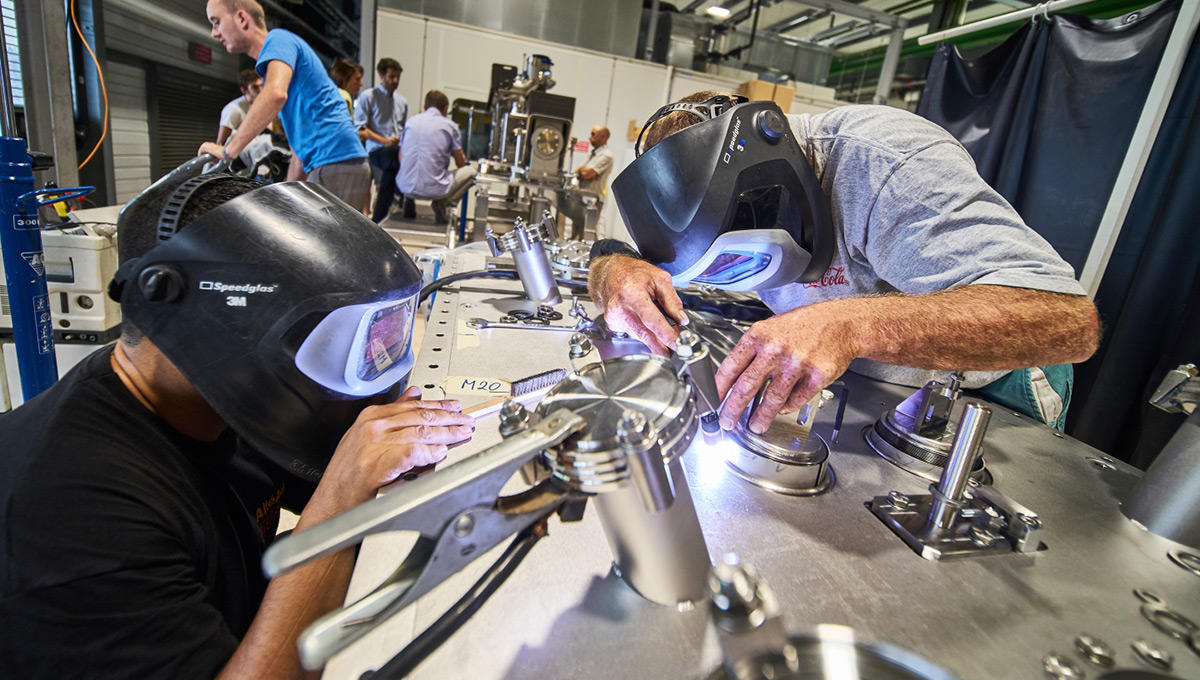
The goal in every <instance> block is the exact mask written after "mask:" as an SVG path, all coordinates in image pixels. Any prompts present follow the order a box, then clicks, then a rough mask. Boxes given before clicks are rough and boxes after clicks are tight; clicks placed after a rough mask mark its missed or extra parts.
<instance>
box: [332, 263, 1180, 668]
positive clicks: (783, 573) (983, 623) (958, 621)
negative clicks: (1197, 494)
mask: <svg viewBox="0 0 1200 680" xmlns="http://www.w3.org/2000/svg"><path fill="white" fill-rule="evenodd" d="M482 259H483V256H479V261H478V262H476V261H471V260H470V258H466V259H464V260H461V261H459V262H447V264H446V265H445V266H444V268H443V271H446V272H447V273H454V272H457V271H470V270H473V269H480V268H482ZM487 284H488V286H490V287H494V289H495V292H459V293H455V292H451V291H449V290H443V291H442V292H439V294H438V297H437V300H436V301H435V304H434V310H433V314H432V316H431V317H430V321H429V323H428V325H427V326H426V329H427V330H426V334H425V337H424V341H423V344H422V346H421V352H420V356H419V361H418V362H417V364H416V366H415V367H414V373H413V379H412V381H411V382H412V383H413V384H417V385H419V386H424V385H426V384H429V385H434V387H433V388H430V389H427V393H429V394H431V395H432V396H433V397H434V398H440V396H441V394H442V393H441V391H440V390H439V389H438V388H437V386H439V385H443V384H444V383H445V378H446V376H447V375H450V373H449V372H450V371H453V375H478V376H497V377H501V378H505V379H515V378H520V377H522V376H526V375H530V374H533V373H536V372H538V371H542V370H545V369H547V368H566V367H567V365H568V360H567V351H568V350H567V339H568V338H567V336H566V335H564V334H558V333H541V334H535V333H521V332H520V331H489V332H488V335H487V340H486V342H482V341H481V340H482V338H481V335H483V334H480V333H476V332H475V331H474V330H472V329H470V328H468V327H466V325H465V323H464V321H465V319H466V318H469V317H472V316H480V315H486V316H493V317H494V316H497V315H498V313H501V312H504V311H507V310H508V309H511V308H513V307H514V306H516V305H518V304H519V303H520V302H521V300H520V296H521V289H520V286H519V284H517V283H516V282H511V281H504V282H493V281H488V282H487ZM585 304H589V303H587V302H586V301H585ZM463 305H472V306H471V307H467V308H463ZM556 308H557V309H559V310H560V311H563V312H564V313H565V312H566V311H567V310H568V304H567V303H565V302H564V303H563V304H561V305H559V306H558V307H556ZM589 311H590V312H591V313H592V314H593V315H594V309H591V308H589ZM460 316H461V319H462V321H460V320H459V319H460ZM438 334H441V335H442V337H438ZM434 348H438V349H439V350H440V351H438V352H434V351H433V350H434ZM435 365H436V366H437V368H430V366H435ZM845 380H846V381H847V384H848V385H849V386H850V387H851V398H850V402H849V404H848V405H847V407H846V415H845V425H844V428H843V429H844V432H843V435H842V437H841V438H840V440H839V441H838V443H837V444H835V445H832V446H831V451H830V462H831V463H832V464H833V466H834V467H836V468H837V472H838V484H837V486H835V487H834V488H833V489H830V490H829V491H828V492H826V493H824V494H822V495H820V496H816V497H813V498H803V499H800V498H795V497H788V496H782V495H779V494H774V493H770V492H768V491H765V490H763V489H760V488H758V487H755V486H752V485H750V484H746V483H745V482H743V481H742V480H740V479H737V478H736V477H734V476H733V475H732V474H730V473H729V471H728V470H727V467H726V465H725V462H724V460H723V458H722V456H721V455H720V454H719V452H718V451H714V450H713V448H711V447H709V446H707V445H706V444H705V443H704V442H702V441H697V442H693V444H692V446H691V448H690V450H689V452H688V453H686V454H685V455H684V456H683V461H682V462H683V463H684V464H685V472H686V480H687V488H688V492H689V493H690V495H691V497H692V500H693V503H694V505H695V507H696V511H697V514H698V516H699V518H700V526H701V527H702V528H703V531H704V537H705V543H706V544H707V546H708V548H709V555H710V557H715V558H717V559H719V558H720V556H721V555H724V554H726V553H731V552H732V553H737V554H739V555H741V556H742V558H743V559H745V560H746V561H747V562H751V563H753V564H754V565H755V567H756V568H757V569H758V571H759V573H760V574H761V575H762V577H763V578H764V579H766V580H767V582H768V583H770V584H771V587H772V589H773V591H774V592H775V595H776V597H777V598H778V600H779V604H780V608H781V610H782V615H783V619H784V622H785V624H786V626H787V628H788V630H789V631H790V632H792V633H793V634H806V633H813V632H815V631H816V630H817V629H818V626H819V625H821V624H840V625H843V626H849V627H851V628H853V629H854V631H855V634H856V639H857V640H860V641H870V642H876V643H886V644H890V645H893V646H895V647H898V648H901V649H905V650H908V651H909V652H911V653H912V654H915V655H917V656H919V657H922V658H924V659H928V660H929V662H932V663H933V664H936V665H938V666H940V667H942V668H944V669H945V671H946V672H947V673H950V674H952V675H953V676H956V677H960V678H962V679H963V680H1030V679H1031V678H1037V677H1041V675H1042V673H1043V671H1042V667H1041V660H1042V657H1043V656H1044V655H1045V654H1046V653H1047V652H1050V651H1052V650H1055V649H1057V650H1060V651H1063V650H1071V649H1072V644H1073V640H1074V638H1075V637H1076V636H1077V635H1078V634H1079V632H1080V631H1082V630H1086V631H1087V632H1088V633H1089V634H1091V635H1093V636H1095V637H1098V638H1100V639H1103V640H1106V641H1109V642H1110V643H1112V644H1113V645H1114V646H1115V647H1117V649H1118V653H1119V658H1118V664H1119V665H1120V666H1123V667H1130V666H1137V665H1139V664H1140V662H1138V661H1136V660H1135V659H1134V658H1133V652H1132V651H1131V650H1130V649H1129V646H1128V645H1129V643H1130V642H1131V641H1132V639H1133V638H1135V637H1139V636H1140V637H1146V638H1148V639H1151V640H1161V641H1162V642H1163V643H1164V644H1170V645H1173V646H1175V647H1173V648H1174V649H1177V650H1182V651H1178V653H1177V654H1176V656H1177V658H1176V660H1175V666H1176V671H1175V673H1176V677H1178V678H1195V677H1200V655H1197V654H1194V653H1192V652H1190V651H1187V649H1186V648H1185V647H1183V646H1182V644H1181V643H1179V642H1178V641H1175V640H1171V639H1169V638H1167V637H1165V636H1163V635H1162V633H1160V632H1159V631H1158V630H1156V629H1155V628H1154V627H1153V626H1152V625H1151V624H1150V623H1149V622H1148V621H1146V620H1145V619H1143V618H1142V617H1141V615H1140V613H1139V607H1140V606H1141V604H1142V602H1141V601H1139V600H1138V599H1137V598H1136V597H1134V596H1133V594H1132V593H1133V591H1134V589H1138V588H1142V589H1147V590H1151V591H1153V592H1155V593H1156V594H1157V595H1158V596H1159V597H1160V598H1161V599H1162V600H1163V601H1165V602H1167V603H1170V604H1171V606H1172V607H1174V608H1176V609H1177V610H1178V611H1180V612H1181V613H1183V614H1184V615H1186V616H1188V617H1189V618H1192V619H1193V620H1200V604H1196V592H1197V582H1198V579H1197V577H1196V576H1195V575H1193V574H1191V573H1189V572H1187V571H1184V570H1183V569H1180V568H1179V567H1178V566H1176V565H1175V564H1173V563H1172V562H1171V561H1170V559H1169V558H1168V557H1167V553H1168V552H1169V551H1171V550H1177V549H1183V548H1184V546H1182V545H1180V544H1178V543H1175V542H1173V541H1170V540H1167V539H1164V538H1162V537H1160V536H1157V535H1155V534H1152V533H1150V532H1147V531H1145V530H1144V529H1141V528H1140V527H1138V526H1137V525H1135V524H1134V523H1132V522H1130V521H1129V520H1127V519H1126V518H1125V517H1124V516H1123V515H1122V514H1121V511H1120V509H1119V504H1120V502H1121V500H1122V499H1124V498H1126V497H1127V495H1128V493H1129V492H1130V491H1131V490H1132V489H1133V487H1134V485H1135V484H1136V482H1137V480H1138V479H1139V477H1140V476H1141V473H1140V472H1139V471H1138V470H1136V469H1134V468H1132V467H1130V466H1128V465H1126V464H1124V463H1122V462H1121V461H1119V460H1117V459H1115V458H1112V457H1109V456H1107V455H1105V454H1103V453H1102V452H1100V451H1097V450H1096V449H1093V448H1091V447H1088V446H1086V445H1084V444H1082V443H1080V442H1078V441H1075V440H1074V439H1071V438H1070V437H1064V438H1059V437H1058V436H1055V433H1054V432H1053V431H1052V430H1050V429H1049V428H1047V427H1044V426H1042V425H1040V424H1036V423H1034V422H1033V421H1032V420H1031V419H1029V418H1026V417H1021V416H1015V415H1013V414H1012V412H1011V411H1009V410H1007V409H999V408H997V409H996V410H995V411H994V413H993V416H992V420H991V423H990V424H989V427H988V454H987V455H988V459H989V460H988V467H989V468H990V469H991V470H992V473H993V475H994V476H995V488H996V489H997V490H998V491H1002V492H1003V493H1004V494H1005V495H1007V496H1009V497H1010V498H1011V499H1013V500H1014V501H1017V502H1019V503H1021V504H1024V505H1026V506H1028V507H1030V508H1036V509H1037V510H1038V516H1039V517H1040V518H1041V520H1042V521H1043V522H1044V523H1045V529H1044V531H1045V542H1046V543H1047V544H1048V545H1049V546H1050V549H1049V550H1045V551H1039V552H1035V553H1008V554H1003V555H997V556H994V557H990V558H988V559H978V560H963V561H949V562H931V561H924V560H921V559H920V558H918V557H917V556H916V555H914V554H913V553H912V551H911V550H910V549H909V548H908V547H907V546H906V545H905V544H904V543H902V542H901V541H899V540H897V538H896V537H895V535H893V534H892V532H891V531H889V530H888V529H887V528H886V527H885V526H884V525H883V524H882V523H881V522H879V521H878V520H877V519H876V518H875V517H874V516H872V514H871V513H870V512H869V511H867V510H866V509H865V508H864V507H863V503H864V501H867V500H869V499H871V498H873V497H876V496H883V497H886V495H887V494H888V492H890V491H899V492H900V493H902V494H904V495H911V496H917V495H920V494H924V493H927V490H926V487H927V486H928V482H927V481H924V480H921V479H920V478H918V477H915V476H913V475H910V474H907V473H905V472H903V471H901V470H899V469H898V468H896V467H894V466H892V465H891V464H889V463H887V462H886V461H884V460H882V459H881V458H880V457H879V456H878V455H876V454H875V453H874V451H873V450H872V449H871V448H870V447H869V446H868V445H867V443H866V441H865V440H864V439H863V438H862V437H859V436H851V435H857V433H858V432H860V431H861V430H862V429H863V428H865V427H867V426H868V425H870V424H871V423H873V422H874V421H875V420H876V418H878V417H879V415H880V414H881V413H883V412H885V411H887V410H889V409H892V408H894V407H895V405H896V404H897V403H898V402H900V401H901V400H902V399H904V398H905V397H906V396H908V395H909V394H910V393H911V392H912V390H911V389H910V388H904V387H898V386H893V385H886V384H882V383H878V382H874V381H871V380H867V379H864V378H861V377H859V376H856V375H853V374H847V375H846V376H845ZM446 396H451V397H453V398H461V399H463V401H464V404H465V405H467V406H469V405H470V404H471V403H473V402H474V401H483V400H485V399H488V398H490V395H473V394H452V393H451V394H447V395H446ZM830 420H831V419H829V418H825V417H822V418H818V419H817V422H816V425H815V426H814V432H816V433H817V434H818V435H821V436H822V437H823V438H826V440H827V441H828V435H829V432H830V428H831V423H830ZM495 430H496V427H495V420H487V419H481V420H480V422H479V423H478V429H477V433H476V439H475V440H474V441H472V442H470V443H469V444H466V445H464V446H461V447H457V448H455V449H453V450H452V451H451V453H450V459H449V460H448V461H447V463H448V464H443V465H440V466H439V470H438V471H435V472H434V473H432V474H433V475H434V476H436V475H438V474H441V472H444V471H445V470H448V469H450V468H451V467H452V466H453V465H456V464H458V461H460V460H462V459H463V458H464V457H466V456H468V455H470V453H471V452H473V451H478V450H481V449H483V448H485V447H487V446H489V445H490V444H491V443H494V442H495V441H498V440H499V434H498V433H496V431H495ZM1093 459H1094V460H1100V461H1103V462H1104V463H1105V467H1098V466H1097V465H1096V464H1095V463H1093V462H1092V460H1093ZM676 488H679V487H678V486H677V487H676ZM970 490H971V492H972V493H974V492H975V490H976V488H975V487H971V488H970ZM638 502H640V500H639V501H638ZM593 509H594V508H589V511H588V512H587V513H586V514H585V516H584V518H583V521H582V522H579V523H577V524H570V525H565V524H560V523H558V522H557V521H553V520H552V521H551V524H550V535H549V536H548V537H547V538H546V539H544V540H542V541H541V542H539V543H538V545H537V547H536V548H535V549H534V550H533V551H532V552H531V553H530V554H529V557H528V558H527V559H526V560H525V562H524V563H523V564H522V566H521V568H520V569H519V570H518V571H517V572H516V573H515V574H514V575H513V577H512V578H511V579H509V581H508V582H506V583H505V584H504V586H503V587H502V588H500V589H499V590H498V591H497V592H496V594H495V595H494V596H493V597H492V599H491V600H490V601H489V602H488V603H487V605H485V606H484V607H483V608H482V609H480V610H479V611H478V612H477V613H476V614H475V615H474V617H473V618H472V620H471V621H470V622H469V623H468V624H467V625H466V626H464V627H463V628H462V629H461V630H460V631H459V632H458V633H456V634H455V636H454V637H452V638H451V639H450V640H449V641H448V642H447V643H446V645H445V646H444V647H443V648H442V649H440V650H438V651H437V652H435V653H433V654H432V655H431V656H430V657H429V658H428V659H427V660H426V661H425V662H424V663H423V664H422V665H421V666H419V667H418V668H417V669H416V671H415V672H414V673H413V674H412V676H411V677H413V678H415V679H416V680H421V679H423V678H473V679H475V678H478V679H481V680H489V679H498V678H507V679H520V678H567V677H571V678H581V679H585V680H586V679H587V678H609V677H612V676H614V675H616V676H622V677H635V678H653V679H654V680H685V679H686V680H695V678H700V677H709V676H710V675H711V674H712V673H713V672H714V671H716V670H717V669H718V668H720V667H721V664H722V655H721V650H720V644H719V641H718V638H717V635H716V632H715V630H714V627H713V626H712V624H711V618H710V615H709V613H708V612H707V611H705V608H703V607H701V608H697V609H696V610H692V611H683V612H678V611H676V610H675V609H673V608H670V607H661V606H657V605H654V604H652V603H650V602H647V601H645V600H644V599H642V598H641V597H639V596H638V595H637V594H635V593H634V592H633V591H632V590H631V589H630V588H629V587H628V586H626V585H625V584H624V583H623V582H622V581H621V580H620V579H618V578H617V577H616V576H615V575H614V574H613V573H612V570H611V551H610V549H609V547H608V545H607V543H606V540H605V538H604V534H603V530H602V528H601V526H600V522H599V517H598V514H597V513H595V512H592V510H593ZM411 541H412V539H411V537H409V536H405V535H386V534H377V535H373V536H371V537H370V538H369V539H368V540H367V541H365V542H364V544H363V548H362V551H361V553H360V557H359V560H358V565H357V568H356V573H355V575H354V580H353V582H352V584H351V593H350V597H351V599H357V598H359V597H361V596H362V595H364V594H366V593H368V592H370V590H371V589H372V588H374V587H375V586H376V585H377V584H379V583H380V582H382V581H383V580H385V579H386V578H387V577H388V576H389V575H390V574H391V573H392V571H393V570H394V569H395V565H396V562H397V561H398V556H401V555H403V554H404V553H405V552H407V551H408V550H409V549H411ZM500 550H501V549H497V550H494V551H493V552H492V553H491V554H490V555H485V556H484V559H483V560H480V561H479V562H477V563H474V564H472V565H470V566H469V567H468V568H466V569H465V570H464V571H463V572H461V573H459V574H458V575H456V576H455V577H453V578H451V579H449V580H447V582H446V583H444V584H443V585H442V586H439V587H438V588H435V589H433V590H431V591H430V592H429V593H428V594H427V595H426V596H425V597H424V598H423V599H422V600H421V601H419V602H418V603H417V604H416V605H414V606H413V607H409V608H408V609H406V610H405V611H403V612H401V613H400V614H399V615H397V616H395V617H393V618H392V619H391V620H389V621H388V622H387V624H386V625H385V627H384V630H381V631H379V633H377V634H375V635H372V636H369V637H367V638H365V639H363V640H362V641H360V642H359V643H357V644H356V645H354V646H353V647H351V648H349V649H347V650H346V652H344V653H342V654H340V655H338V656H337V657H335V658H334V659H333V660H332V661H331V662H330V665H329V666H328V668H327V670H326V677H328V678H331V679H336V680H358V678H359V677H360V675H361V674H362V672H363V671H365V670H368V669H373V668H378V667H379V666H380V665H382V664H383V663H384V662H386V661H387V660H388V659H390V658H391V657H392V656H393V655H394V654H395V653H396V652H397V651H398V650H399V649H400V648H401V647H403V646H404V645H405V644H407V642H409V641H410V640H412V639H413V638H414V637H415V636H416V635H417V634H418V633H419V632H420V631H422V630H424V629H425V628H426V627H427V626H428V625H429V624H430V623H431V622H432V621H434V620H435V619H436V618H437V617H438V616H439V615H441V614H442V613H443V612H444V611H445V610H446V608H448V607H449V606H450V605H452V604H453V603H454V602H455V601H456V600H457V599H458V598H459V597H460V596H461V595H462V593H463V591H464V590H465V589H466V588H467V587H468V586H469V585H470V584H471V583H473V582H474V581H475V579H477V578H478V577H479V575H480V574H481V573H482V571H483V570H484V568H485V564H484V563H485V562H490V561H491V560H494V559H495V558H496V557H497V556H498V555H499V552H500ZM1072 653H1073V652H1072ZM1144 672H1146V673H1149V672H1150V670H1149V668H1147V669H1145V671H1144ZM1092 675H1093V676H1094V674H1092ZM864 677H866V676H864ZM1114 677H1119V676H1114ZM1134 677H1136V676H1134Z"/></svg>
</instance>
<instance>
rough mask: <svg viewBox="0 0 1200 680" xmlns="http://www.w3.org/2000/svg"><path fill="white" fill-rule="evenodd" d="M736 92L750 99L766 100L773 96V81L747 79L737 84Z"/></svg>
mask: <svg viewBox="0 0 1200 680" xmlns="http://www.w3.org/2000/svg"><path fill="white" fill-rule="evenodd" d="M738 94H740V95H742V96H743V97H746V98H747V99H749V100H750V101H752V102H753V101H767V100H771V99H774V98H775V83H768V82H767V81H765V80H748V81H746V82H744V83H742V84H741V85H738Z"/></svg>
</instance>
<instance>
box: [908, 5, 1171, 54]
mask: <svg viewBox="0 0 1200 680" xmlns="http://www.w3.org/2000/svg"><path fill="white" fill-rule="evenodd" d="M1089 2H1095V0H1054V1H1053V2H1048V3H1043V4H1040V5H1035V6H1033V7H1030V8H1028V9H1022V10H1017V11H1015V12H1008V13H1007V14H1001V15H999V16H994V17H992V18H990V19H982V20H980V21H973V22H971V23H969V24H965V25H963V26H955V27H954V28H948V29H946V30H944V31H938V32H937V33H928V34H926V35H923V36H921V37H920V38H917V44H918V45H928V44H929V43H935V42H941V41H942V40H949V39H950V38H957V37H959V36H962V35H968V34H971V33H976V32H978V31H982V30H985V29H988V28H992V27H993V26H1003V25H1004V24H1010V23H1012V22H1014V21H1021V20H1023V19H1028V18H1030V17H1032V16H1034V15H1036V14H1049V13H1050V12H1061V11H1062V10H1064V9H1070V8H1072V7H1074V6H1076V5H1083V4H1087V3H1089ZM1193 4H1194V3H1193Z"/></svg>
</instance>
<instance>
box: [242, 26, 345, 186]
mask: <svg viewBox="0 0 1200 680" xmlns="http://www.w3.org/2000/svg"><path fill="white" fill-rule="evenodd" d="M271 61H281V62H283V63H285V64H287V65H288V66H290V67H291V68H292V81H291V82H290V83H288V92H287V94H288V98H287V102H286V103H284V105H283V110H282V111H280V112H279V120H280V121H282V122H283V131H284V132H286V133H287V137H288V143H289V144H291V146H292V150H293V151H295V152H296V153H298V154H300V158H302V159H303V160H304V171H305V172H311V171H312V169H313V168H317V167H320V166H322V165H327V164H329V163H336V162H338V161H344V160H349V159H351V158H366V157H367V152H366V150H364V149H363V145H362V142H360V141H359V140H358V132H357V131H356V130H355V128H354V122H353V121H351V120H350V112H349V111H347V110H346V102H345V100H343V99H342V97H341V95H339V94H338V91H337V86H336V85H334V84H333V81H332V80H330V79H329V75H328V74H326V73H325V65H324V64H322V63H321V60H320V59H319V58H318V57H317V53H316V52H313V49H312V48H311V47H309V46H308V43H306V42H304V41H303V40H301V39H300V38H299V37H298V36H297V35H296V34H295V33H292V32H291V31H286V30H284V29H282V28H276V29H274V30H272V31H270V32H269V33H267V39H266V41H265V42H263V47H262V51H261V52H259V54H258V63H257V64H256V65H255V70H256V71H258V74H259V75H260V76H262V77H263V80H264V81H265V80H266V78H267V64H268V63H269V62H271Z"/></svg>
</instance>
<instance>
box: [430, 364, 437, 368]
mask: <svg viewBox="0 0 1200 680" xmlns="http://www.w3.org/2000/svg"><path fill="white" fill-rule="evenodd" d="M429 367H430V368H437V367H438V365H437V364H429Z"/></svg>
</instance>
